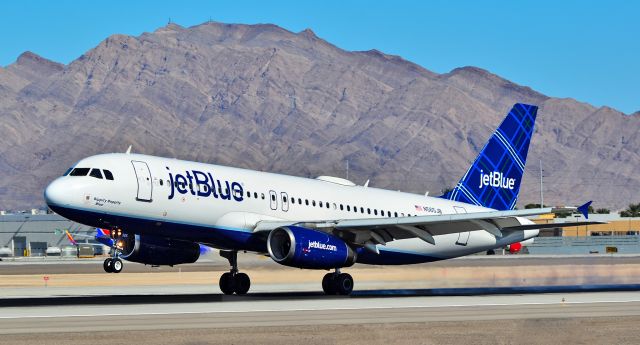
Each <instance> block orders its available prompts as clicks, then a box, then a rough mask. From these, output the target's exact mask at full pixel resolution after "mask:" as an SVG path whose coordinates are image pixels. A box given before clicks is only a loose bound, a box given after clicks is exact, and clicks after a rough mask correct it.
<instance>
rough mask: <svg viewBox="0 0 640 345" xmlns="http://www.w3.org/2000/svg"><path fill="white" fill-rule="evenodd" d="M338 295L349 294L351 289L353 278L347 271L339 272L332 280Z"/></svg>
mask: <svg viewBox="0 0 640 345" xmlns="http://www.w3.org/2000/svg"><path fill="white" fill-rule="evenodd" d="M334 284H335V285H334V286H335V289H336V291H337V292H338V295H350V294H351V291H353V278H352V277H351V275H349V274H347V273H340V274H339V275H338V277H336V279H335V281H334Z"/></svg>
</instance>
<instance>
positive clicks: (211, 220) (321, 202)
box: [45, 153, 538, 263]
mask: <svg viewBox="0 0 640 345" xmlns="http://www.w3.org/2000/svg"><path fill="white" fill-rule="evenodd" d="M75 167H76V168H78V167H83V168H96V169H102V170H109V171H110V172H111V173H112V174H113V177H114V179H113V180H107V179H105V178H104V176H103V178H96V177H92V176H63V177H60V178H58V179H56V180H55V181H54V182H52V183H51V185H49V187H48V188H47V190H46V191H45V198H46V200H47V203H48V204H49V205H50V206H51V207H52V209H54V210H55V211H56V212H58V213H61V214H62V215H63V216H66V217H67V218H70V219H72V220H76V221H79V222H82V223H85V224H88V225H92V226H97V227H118V228H122V229H123V230H125V231H130V232H136V233H137V232H145V233H149V234H154V233H155V234H159V235H162V236H171V237H173V238H177V239H187V240H191V241H194V242H200V243H206V244H209V245H212V246H214V247H217V248H223V249H238V250H250V251H258V252H264V250H263V248H262V247H261V246H260V245H256V240H255V238H253V237H252V232H253V229H254V228H255V227H256V224H257V223H258V222H259V221H262V220H285V221H292V222H295V221H321V220H340V219H358V218H388V217H410V216H425V215H446V214H456V213H474V212H486V211H492V210H491V209H487V208H483V207H479V206H475V205H470V204H465V203H460V202H455V201H450V200H445V199H441V198H434V197H428V196H424V195H417V194H410V193H402V192H397V191H390V190H384V189H378V188H372V187H364V186H356V185H354V184H352V183H350V182H349V181H346V180H343V179H338V178H324V179H308V178H301V177H294V176H286V175H280V174H273V173H266V172H260V171H253V170H247V169H238V168H231V167H225V166H219V165H212V164H204V163H197V162H189V161H182V160H177V159H169V158H161V157H155V156H148V155H141V154H118V153H114V154H103V155H97V156H92V157H88V158H86V159H83V160H81V161H79V162H78V163H77V164H76V165H75ZM212 182H213V184H212ZM479 183H481V181H479ZM212 187H215V191H214V190H212ZM518 220H519V221H520V223H521V224H530V223H531V222H530V221H529V220H527V219H523V218H519V219H518ZM537 233H538V231H537V230H527V231H518V232H514V233H512V234H510V235H509V236H506V237H502V238H500V239H499V240H497V239H496V237H495V236H493V235H491V234H490V233H488V232H487V231H483V230H478V231H470V232H463V233H455V234H449V235H441V236H436V244H435V245H433V244H430V243H427V242H424V241H423V240H421V239H417V238H411V239H403V240H396V241H391V242H388V243H387V244H386V245H385V246H382V245H379V246H378V248H379V250H380V251H386V252H387V253H398V254H399V255H401V254H410V255H414V256H423V257H425V260H423V261H432V260H439V259H446V258H452V257H457V256H462V255H467V254H471V253H475V252H479V251H485V250H489V249H493V248H498V247H502V246H505V245H507V244H510V243H514V242H520V241H523V240H527V239H529V238H533V237H535V236H536V235H537ZM236 234H237V235H238V236H236ZM230 247H236V248H230ZM413 261H415V260H413ZM413 261H412V260H408V261H407V263H412V262H413ZM363 262H365V263H384V262H376V261H375V260H374V261H371V262H367V260H363ZM393 263H402V260H400V261H399V262H393Z"/></svg>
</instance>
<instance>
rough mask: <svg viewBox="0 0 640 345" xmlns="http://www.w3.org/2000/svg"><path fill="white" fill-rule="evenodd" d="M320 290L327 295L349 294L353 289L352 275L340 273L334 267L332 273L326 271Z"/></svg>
mask: <svg viewBox="0 0 640 345" xmlns="http://www.w3.org/2000/svg"><path fill="white" fill-rule="evenodd" d="M322 290H323V291H324V293H326V294H327V295H350V294H351V291H353V277H351V275H350V274H347V273H340V269H339V268H336V271H335V272H333V273H327V274H325V275H324V278H322Z"/></svg>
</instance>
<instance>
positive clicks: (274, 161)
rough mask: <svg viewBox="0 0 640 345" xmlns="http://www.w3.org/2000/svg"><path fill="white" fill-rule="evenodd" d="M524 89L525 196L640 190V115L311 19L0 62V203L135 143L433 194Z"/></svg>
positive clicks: (196, 30) (137, 147)
mask: <svg viewBox="0 0 640 345" xmlns="http://www.w3.org/2000/svg"><path fill="white" fill-rule="evenodd" d="M515 102H529V103H533V104H537V105H539V106H540V111H539V113H538V114H539V115H538V122H537V126H536V132H535V134H534V137H533V142H532V147H531V152H530V154H529V165H528V168H527V173H526V174H525V180H524V181H523V187H522V191H521V198H520V200H521V203H522V204H524V203H528V202H537V201H538V200H539V182H538V181H539V173H538V163H539V160H542V164H543V168H544V181H545V201H546V202H547V203H551V204H563V203H568V204H575V203H579V202H583V201H586V200H590V199H593V200H595V201H594V206H595V207H610V208H613V209H617V208H622V207H624V206H626V204H628V203H629V202H636V201H638V200H637V199H638V197H637V196H636V191H637V190H638V187H640V174H638V173H637V171H638V168H640V159H639V158H640V157H639V156H638V149H640V135H639V129H640V126H639V124H640V116H639V114H638V113H636V114H633V115H625V114H623V113H620V112H618V111H616V110H614V109H611V108H608V107H601V108H595V107H593V106H591V105H589V104H585V103H580V102H577V101H575V100H573V99H558V98H552V97H548V96H545V95H543V94H540V93H538V92H536V91H534V90H532V89H530V88H528V87H525V86H521V85H517V84H515V83H512V82H510V81H508V80H505V79H503V78H500V77H499V76H497V75H494V74H491V73H489V72H487V71H485V70H482V69H479V68H475V67H463V68H458V69H455V70H453V71H451V72H449V73H446V74H437V73H433V72H431V71H429V70H427V69H425V68H423V67H421V66H418V65H416V64H414V63H411V62H409V61H406V60H404V59H402V58H401V57H398V56H392V55H387V54H384V53H382V52H380V51H377V50H371V51H356V52H351V51H345V50H342V49H340V48H338V47H336V46H334V45H332V44H330V43H328V42H326V41H324V40H322V39H321V38H319V37H317V36H316V35H315V34H314V33H313V32H312V31H311V30H304V31H302V32H299V33H293V32H289V31H287V30H284V29H282V28H280V27H277V26H275V25H229V24H220V23H205V24H202V25H197V26H194V27H190V28H183V27H180V26H178V25H175V24H170V25H168V26H166V27H162V28H160V29H158V30H156V31H155V32H152V33H144V34H142V35H140V36H138V37H132V36H124V35H114V36H111V37H109V38H107V39H105V40H104V41H103V42H101V43H100V44H99V45H98V46H97V47H95V48H93V49H92V50H90V51H88V52H87V53H86V54H84V55H82V56H81V57H79V58H78V59H76V60H75V61H73V62H71V63H70V64H68V65H61V64H58V63H55V62H52V61H49V60H47V59H45V58H43V57H40V56H38V55H35V54H33V53H30V52H27V53H24V54H22V55H21V56H20V57H19V58H18V60H17V61H16V62H15V63H14V64H12V65H10V66H7V67H6V68H0V209H17V208H28V207H32V206H34V205H35V206H39V205H43V200H42V190H43V188H44V187H45V186H46V184H47V183H48V182H49V181H50V180H52V179H53V178H55V177H56V176H58V175H60V174H61V173H63V172H64V171H65V170H66V168H67V167H69V166H71V165H72V164H73V163H74V162H76V161H77V160H78V159H80V158H82V157H85V156H89V155H92V154H96V153H103V152H122V151H124V150H125V149H126V148H127V146H129V145H130V144H132V145H133V149H134V151H136V152H142V153H148V154H154V155H163V156H169V157H177V158H183V159H190V160H198V161H205V162H214V163H218V164H225V165H232V166H239V167H246V168H252V169H258V170H267V171H274V172H281V173H288V174H293V175H300V176H310V177H311V176H316V175H325V174H326V175H335V176H344V175H345V166H346V161H348V162H349V174H350V176H349V178H350V179H352V180H354V181H356V182H357V183H363V182H364V181H365V180H367V179H370V180H371V185H372V186H377V187H385V188H392V189H399V190H404V191H411V192H417V193H424V192H425V191H431V192H432V194H436V193H439V192H440V191H441V190H442V189H443V188H446V187H448V186H452V185H453V184H454V183H455V182H456V181H457V180H458V179H459V177H460V176H461V175H462V174H463V173H464V171H465V170H466V168H467V167H468V165H469V164H470V161H471V160H472V159H473V158H474V157H475V156H476V154H477V152H478V151H479V149H480V148H481V147H482V145H483V144H484V142H485V141H486V139H487V138H488V136H489V135H490V133H491V132H492V131H493V129H494V128H495V127H496V126H497V124H498V123H499V122H500V120H501V119H502V117H503V116H504V115H505V113H506V112H507V111H508V110H509V109H510V108H511V106H512V104H513V103H515Z"/></svg>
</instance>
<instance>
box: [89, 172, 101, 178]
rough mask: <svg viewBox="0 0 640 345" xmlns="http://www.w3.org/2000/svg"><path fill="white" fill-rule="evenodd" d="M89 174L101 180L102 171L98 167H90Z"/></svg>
mask: <svg viewBox="0 0 640 345" xmlns="http://www.w3.org/2000/svg"><path fill="white" fill-rule="evenodd" d="M89 176H91V177H95V178H99V179H101V180H102V173H101V172H100V169H91V172H90V173H89Z"/></svg>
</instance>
